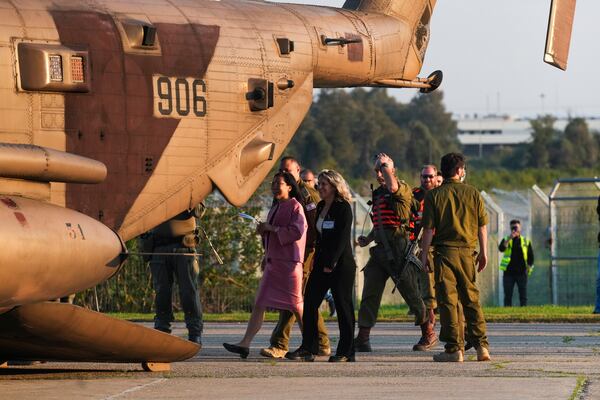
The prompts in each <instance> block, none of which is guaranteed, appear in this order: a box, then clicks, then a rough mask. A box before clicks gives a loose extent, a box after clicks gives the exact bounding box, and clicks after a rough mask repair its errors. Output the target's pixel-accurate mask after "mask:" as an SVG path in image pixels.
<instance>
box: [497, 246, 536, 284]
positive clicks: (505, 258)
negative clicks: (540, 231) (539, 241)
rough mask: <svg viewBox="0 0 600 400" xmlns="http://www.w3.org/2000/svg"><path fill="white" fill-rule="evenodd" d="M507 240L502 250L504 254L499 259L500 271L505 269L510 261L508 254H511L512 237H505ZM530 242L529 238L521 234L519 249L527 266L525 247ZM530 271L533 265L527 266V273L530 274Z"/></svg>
mask: <svg viewBox="0 0 600 400" xmlns="http://www.w3.org/2000/svg"><path fill="white" fill-rule="evenodd" d="M506 240H507V241H508V246H507V247H506V250H504V256H503V257H502V261H500V271H506V268H507V267H508V263H510V256H511V254H512V243H513V241H512V239H510V238H506ZM530 244H531V240H529V239H527V238H526V237H525V236H521V250H522V251H523V260H524V261H525V266H527V248H528V247H529V245H530ZM531 271H533V265H532V266H531V267H529V274H530V275H531Z"/></svg>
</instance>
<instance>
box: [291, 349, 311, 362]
mask: <svg viewBox="0 0 600 400" xmlns="http://www.w3.org/2000/svg"><path fill="white" fill-rule="evenodd" d="M285 358H287V359H288V360H292V361H307V362H313V361H315V355H314V354H313V353H311V352H310V351H308V350H304V349H303V348H302V347H300V348H299V349H298V350H296V351H288V352H287V353H285Z"/></svg>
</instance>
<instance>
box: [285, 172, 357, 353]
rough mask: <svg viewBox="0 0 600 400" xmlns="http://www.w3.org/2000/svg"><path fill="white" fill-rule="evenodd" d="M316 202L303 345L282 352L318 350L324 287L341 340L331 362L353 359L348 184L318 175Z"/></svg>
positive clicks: (329, 174) (331, 175)
mask: <svg viewBox="0 0 600 400" xmlns="http://www.w3.org/2000/svg"><path fill="white" fill-rule="evenodd" d="M318 180H319V194H320V195H321V199H322V200H321V202H319V204H318V205H317V222H316V224H317V226H316V228H317V232H318V234H317V243H316V251H315V261H314V266H313V270H312V273H311V274H310V277H309V278H308V283H307V286H306V292H305V293H304V315H303V317H302V325H303V329H304V331H303V333H302V345H301V346H300V348H298V349H297V350H296V351H293V352H289V353H287V354H286V355H285V357H286V358H288V359H290V360H298V361H301V360H303V361H314V359H315V355H317V354H318V353H319V335H318V330H317V318H318V315H319V305H320V304H321V302H322V301H323V296H325V293H327V290H329V289H331V292H332V294H333V300H334V302H335V308H336V310H337V315H338V325H339V328H340V340H339V342H338V346H337V350H336V353H335V355H333V356H331V357H330V358H329V361H330V362H347V361H354V328H355V325H356V321H355V318H354V305H353V304H352V291H353V289H354V278H355V276H356V263H355V262H354V257H353V255H352V244H351V240H350V239H351V231H352V207H351V206H350V201H351V195H350V190H349V189H348V185H347V184H346V182H345V181H344V178H342V176H341V175H340V174H339V173H337V172H335V171H333V170H323V171H322V172H321V173H320V174H319V178H318Z"/></svg>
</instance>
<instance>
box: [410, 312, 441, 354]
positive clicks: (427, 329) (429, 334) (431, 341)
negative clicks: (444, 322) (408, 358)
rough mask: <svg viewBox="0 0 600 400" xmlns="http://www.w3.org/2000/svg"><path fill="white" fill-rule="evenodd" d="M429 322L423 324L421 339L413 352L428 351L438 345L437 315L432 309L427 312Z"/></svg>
mask: <svg viewBox="0 0 600 400" xmlns="http://www.w3.org/2000/svg"><path fill="white" fill-rule="evenodd" d="M427 314H428V317H429V320H428V321H427V322H425V323H423V324H421V339H419V341H418V342H417V344H415V345H414V346H413V351H427V350H429V349H431V348H432V347H433V346H435V345H436V344H438V337H437V335H436V334H435V313H434V312H433V310H432V309H429V310H427Z"/></svg>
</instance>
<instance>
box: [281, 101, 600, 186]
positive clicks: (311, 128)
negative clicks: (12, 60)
mask: <svg viewBox="0 0 600 400" xmlns="http://www.w3.org/2000/svg"><path fill="white" fill-rule="evenodd" d="M555 121H556V119H555V118H554V117H552V116H540V117H538V118H537V119H534V120H532V121H531V128H532V132H533V134H532V137H533V140H532V142H530V143H526V144H521V145H518V146H514V147H504V148H502V149H500V150H499V151H497V152H494V153H493V154H491V155H489V156H486V157H485V158H482V159H476V158H471V159H469V160H468V163H469V165H471V166H473V167H474V168H473V170H471V171H469V181H470V182H471V183H474V184H477V185H480V187H479V186H478V187H479V188H480V189H490V188H491V187H494V186H501V187H504V188H511V187H512V188H525V187H528V186H531V185H530V184H533V183H538V184H539V185H540V186H541V185H546V184H549V183H551V182H552V181H553V180H554V179H555V178H556V177H567V176H582V175H590V174H592V175H593V174H597V173H598V172H600V169H599V167H598V161H599V158H600V134H598V133H597V132H592V131H590V129H589V127H588V125H587V123H586V121H585V120H584V119H581V118H574V119H572V120H571V121H570V122H569V123H568V125H567V126H566V128H565V129H564V131H561V130H558V129H556V128H555V127H554V124H555ZM380 151H384V152H386V153H388V154H389V155H390V156H391V157H392V158H393V159H394V161H395V162H396V167H397V169H399V170H400V174H399V175H401V176H402V177H403V178H405V179H407V180H408V181H410V183H412V184H416V183H417V182H418V178H417V174H418V171H419V169H420V167H421V166H422V165H424V164H429V163H433V164H436V165H437V164H439V160H440V158H441V156H442V155H443V154H445V153H448V152H450V151H461V146H460V143H459V141H458V138H457V126H456V122H455V121H454V120H453V119H452V114H451V113H450V112H448V111H447V110H446V107H445V105H444V102H443V92H442V91H435V92H433V93H429V94H418V95H416V96H414V97H413V99H412V100H411V101H410V102H408V103H403V102H400V101H398V100H397V99H396V98H394V97H392V96H390V95H389V93H388V92H387V90H385V89H372V90H365V89H354V90H350V91H348V90H343V89H328V90H322V91H321V93H320V95H319V96H318V97H317V98H316V99H315V101H314V102H313V105H312V107H311V110H310V112H309V114H308V115H307V116H306V118H305V120H304V121H303V123H302V125H301V126H300V128H299V130H298V132H297V133H296V135H295V136H294V138H293V140H292V142H291V143H290V145H289V147H288V149H287V150H286V154H292V155H294V156H296V157H297V158H298V159H299V160H300V161H301V162H302V163H303V166H305V167H307V168H311V169H313V170H315V171H319V170H321V169H323V168H333V169H336V170H338V171H340V172H341V173H342V174H344V176H345V177H346V179H347V180H348V181H349V182H350V183H351V184H352V185H353V186H355V187H358V188H361V187H362V188H364V187H365V185H364V183H365V182H367V181H372V180H373V175H372V168H373V157H374V155H375V154H376V153H378V152H380ZM438 166H439V165H438ZM549 168H550V169H552V171H548V169H549ZM500 176H502V177H503V178H502V182H498V179H497V178H498V177H500ZM362 191H363V192H364V190H362Z"/></svg>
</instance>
